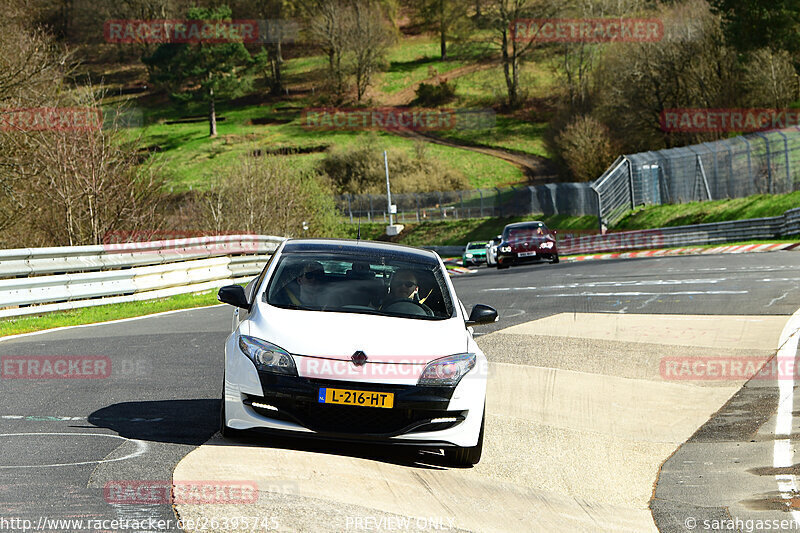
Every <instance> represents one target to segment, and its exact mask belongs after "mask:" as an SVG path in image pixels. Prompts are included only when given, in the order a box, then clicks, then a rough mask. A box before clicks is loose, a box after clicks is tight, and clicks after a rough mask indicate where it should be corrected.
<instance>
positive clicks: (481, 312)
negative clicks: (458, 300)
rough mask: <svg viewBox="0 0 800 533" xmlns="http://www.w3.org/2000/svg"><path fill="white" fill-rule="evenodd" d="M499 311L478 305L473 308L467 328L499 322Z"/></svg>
mask: <svg viewBox="0 0 800 533" xmlns="http://www.w3.org/2000/svg"><path fill="white" fill-rule="evenodd" d="M497 319H498V316H497V310H496V309H495V308H494V307H489V306H488V305H483V304H478V305H476V306H475V307H473V308H472V312H471V313H470V314H469V320H467V326H480V325H481V324H491V323H493V322H497Z"/></svg>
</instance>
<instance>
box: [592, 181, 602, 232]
mask: <svg viewBox="0 0 800 533" xmlns="http://www.w3.org/2000/svg"><path fill="white" fill-rule="evenodd" d="M592 190H593V191H594V192H595V195H596V196H597V229H599V230H600V232H601V233H602V231H603V199H602V197H601V196H600V191H598V190H597V189H595V188H594V187H592Z"/></svg>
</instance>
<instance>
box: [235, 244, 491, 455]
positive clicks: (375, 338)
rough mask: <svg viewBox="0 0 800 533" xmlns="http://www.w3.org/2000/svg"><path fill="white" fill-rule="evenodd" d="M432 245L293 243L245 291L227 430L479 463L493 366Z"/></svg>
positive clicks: (480, 318)
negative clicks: (429, 452) (367, 444)
mask: <svg viewBox="0 0 800 533" xmlns="http://www.w3.org/2000/svg"><path fill="white" fill-rule="evenodd" d="M446 272H447V271H446V270H445V267H444V264H443V263H442V260H441V259H440V258H439V256H438V255H436V254H435V253H433V252H429V251H424V250H418V249H415V248H409V247H405V246H398V245H394V244H384V243H373V242H365V241H346V240H289V241H286V242H284V243H283V244H282V245H281V247H280V248H279V249H278V250H277V251H276V253H275V254H274V255H273V256H272V258H271V259H270V261H269V263H268V264H267V265H266V267H265V268H264V271H263V272H262V273H261V275H260V276H259V277H258V278H257V279H255V280H253V282H251V283H250V284H249V285H248V286H247V287H246V288H242V287H241V286H239V285H232V286H228V287H223V288H222V289H220V291H219V300H220V301H221V302H224V303H228V304H231V305H233V306H235V307H236V310H235V312H234V327H233V333H232V334H231V336H230V337H228V339H227V342H226V344H225V381H224V390H223V398H222V415H221V418H222V420H221V430H222V433H223V435H224V436H229V435H231V434H233V433H234V432H235V431H237V430H248V429H256V428H257V429H262V430H270V431H277V432H288V433H292V434H296V435H301V436H309V437H323V438H333V439H344V440H350V441H362V442H363V441H373V442H375V441H378V442H391V443H397V444H406V445H413V446H416V447H419V448H438V449H443V450H444V454H445V456H446V457H447V458H449V459H450V460H451V461H452V462H453V463H456V464H460V465H471V464H475V463H477V462H478V461H479V460H480V457H481V449H482V446H483V420H484V404H485V397H486V378H487V369H488V365H487V362H486V357H485V356H484V354H483V353H482V352H481V350H480V349H479V348H478V346H477V344H476V343H475V340H474V339H473V336H472V328H471V326H473V325H477V324H486V323H491V322H494V321H496V320H497V311H495V310H494V309H492V308H491V307H488V306H484V305H476V306H475V308H474V309H473V310H472V312H471V314H470V315H469V317H467V316H466V311H465V309H464V307H463V305H462V304H461V303H460V301H459V300H458V298H457V297H456V294H455V291H454V289H453V285H452V283H451V281H450V278H449V276H448V275H447V273H446Z"/></svg>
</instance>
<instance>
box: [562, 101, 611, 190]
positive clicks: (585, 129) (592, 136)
mask: <svg viewBox="0 0 800 533" xmlns="http://www.w3.org/2000/svg"><path fill="white" fill-rule="evenodd" d="M556 145H557V147H558V149H559V152H560V155H561V158H562V159H563V160H564V162H565V163H566V165H567V167H568V168H569V170H570V172H571V173H572V175H573V177H574V178H575V179H576V180H577V181H592V180H594V179H597V178H598V177H600V176H601V175H602V174H603V172H605V170H606V169H607V168H608V166H609V165H610V164H611V163H613V162H614V159H615V158H616V157H617V151H616V149H615V146H614V143H613V141H612V140H611V133H610V132H609V131H608V128H607V127H605V126H604V125H603V124H601V123H600V122H598V121H597V120H595V119H593V118H592V117H589V116H579V117H576V118H575V119H574V120H573V121H572V122H570V123H569V124H568V125H567V127H566V128H564V130H563V131H562V132H561V133H559V134H558V136H557V137H556Z"/></svg>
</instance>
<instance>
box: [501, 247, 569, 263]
mask: <svg viewBox="0 0 800 533" xmlns="http://www.w3.org/2000/svg"><path fill="white" fill-rule="evenodd" d="M530 251H535V252H536V255H532V256H523V257H520V255H519V254H518V253H517V252H498V254H497V262H498V263H500V264H503V265H521V264H524V263H536V262H539V261H550V260H552V259H553V258H554V257H555V256H556V255H558V250H557V249H555V248H551V249H547V250H530Z"/></svg>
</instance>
